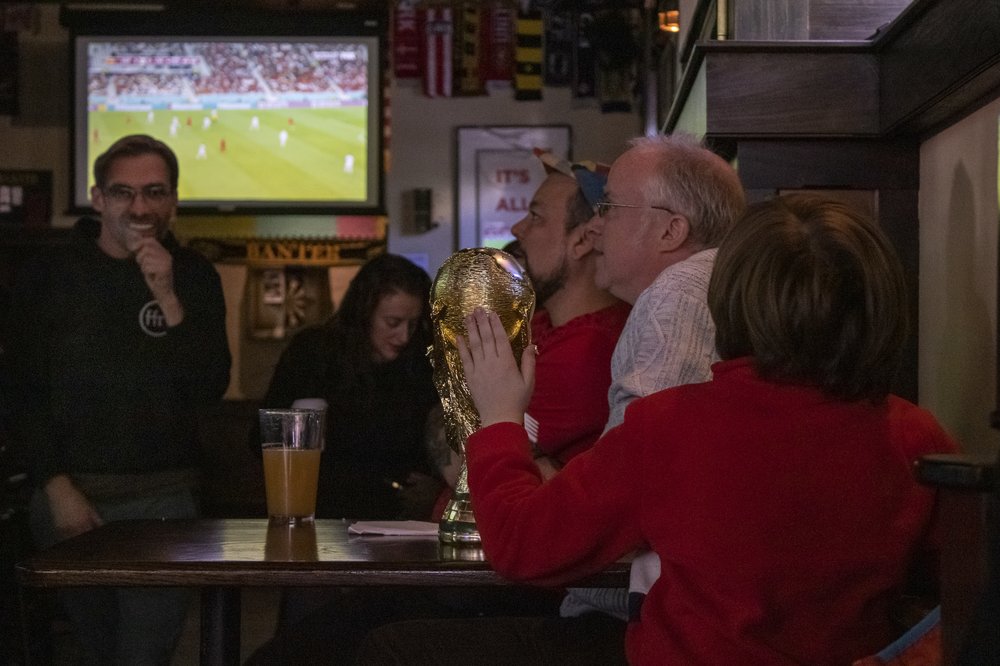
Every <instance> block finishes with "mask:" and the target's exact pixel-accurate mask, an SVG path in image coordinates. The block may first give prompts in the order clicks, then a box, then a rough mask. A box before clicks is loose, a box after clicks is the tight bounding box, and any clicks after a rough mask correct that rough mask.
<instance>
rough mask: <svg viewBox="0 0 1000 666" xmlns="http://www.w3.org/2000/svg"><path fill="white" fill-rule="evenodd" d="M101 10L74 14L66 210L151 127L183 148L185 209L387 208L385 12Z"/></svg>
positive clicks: (80, 203) (79, 204)
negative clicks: (114, 13)
mask: <svg viewBox="0 0 1000 666" xmlns="http://www.w3.org/2000/svg"><path fill="white" fill-rule="evenodd" d="M150 14H152V16H148V15H150ZM102 18H103V19H105V20H99V21H98V20H93V19H92V17H89V16H88V17H87V19H90V20H86V19H81V18H79V17H78V18H77V20H75V21H74V20H70V21H69V22H68V25H69V26H70V28H71V32H72V34H73V94H72V101H73V119H74V125H73V138H72V153H73V154H72V166H73V169H72V170H73V188H72V192H73V193H72V199H73V200H72V202H71V207H72V208H74V209H79V210H85V209H86V208H87V207H88V206H89V201H90V188H91V186H92V185H93V184H94V178H93V164H94V160H95V159H96V158H97V156H98V155H99V154H101V153H102V152H103V151H104V150H106V149H107V148H108V146H110V145H111V143H112V142H114V141H115V140H116V139H118V138H119V137H121V136H124V135H126V134H133V133H144V134H150V135H153V136H155V137H156V138H158V139H161V140H162V141H164V142H165V143H167V144H168V145H170V146H171V147H172V148H173V149H174V152H175V153H176V154H177V158H178V161H179V162H180V181H179V184H178V196H179V204H178V205H179V208H180V209H182V210H185V209H187V210H191V211H217V212H237V213H240V212H242V213H254V212H261V213H280V212H288V213H303V212H330V213H341V214H365V213H369V214H382V213H384V207H383V197H382V186H383V179H382V166H383V160H382V90H381V85H382V81H381V66H382V64H381V62H380V55H381V49H382V41H383V37H382V26H381V24H380V22H379V21H377V20H375V19H369V20H357V21H347V20H341V21H337V20H332V19H331V18H330V17H325V18H324V19H323V20H321V21H311V20H310V19H309V17H308V16H306V17H299V18H298V19H297V20H291V19H289V18H288V17H287V16H281V17H276V18H275V17H271V18H272V19H273V20H269V18H268V17H264V16H255V17H253V18H252V19H248V18H247V17H246V16H243V17H233V16H230V17H225V18H219V17H216V18H212V17H202V18H203V19H204V20H201V21H198V20H191V17H187V18H186V19H184V20H180V19H178V18H177V17H173V18H171V17H170V16H158V15H156V13H152V12H143V13H142V15H141V16H140V17H138V20H137V17H135V16H133V17H132V20H122V21H116V20H107V16H104V17H102ZM157 19H159V20H157ZM223 26H224V27H223ZM109 28H111V29H109ZM144 28H145V29H144Z"/></svg>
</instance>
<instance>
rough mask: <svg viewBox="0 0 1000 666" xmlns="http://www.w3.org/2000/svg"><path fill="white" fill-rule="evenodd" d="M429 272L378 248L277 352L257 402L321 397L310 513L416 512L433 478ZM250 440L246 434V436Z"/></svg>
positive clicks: (382, 515)
mask: <svg viewBox="0 0 1000 666" xmlns="http://www.w3.org/2000/svg"><path fill="white" fill-rule="evenodd" d="M429 292H430V278H429V277H428V275H427V274H426V273H425V272H424V271H423V270H422V269H421V268H419V267H418V266H416V265H415V264H413V263H412V262H410V261H408V260H407V259H405V258H403V257H400V256H397V255H392V254H384V255H380V256H377V257H375V258H373V259H371V260H370V261H368V263H366V264H365V265H364V266H363V267H362V268H361V270H360V271H358V273H357V275H356V276H355V277H354V279H353V280H352V281H351V284H350V285H349V286H348V288H347V291H346V293H345V294H344V297H343V299H342V300H341V303H340V307H339V308H338V309H337V311H336V313H335V314H334V315H333V316H332V317H331V318H330V319H329V321H327V322H326V323H325V324H323V325H321V326H315V327H312V328H307V329H304V330H302V331H300V332H299V333H298V334H297V335H296V336H295V337H294V338H293V339H292V341H291V343H290V344H289V345H288V348H287V349H286V350H285V351H284V353H283V354H282V355H281V358H280V359H279V361H278V365H277V367H276V368H275V370H274V375H273V377H272V379H271V385H270V387H269V388H268V390H267V394H266V395H265V397H264V399H263V401H262V404H261V406H262V407H289V406H291V405H292V404H293V403H294V402H296V401H297V400H303V399H317V398H319V399H323V400H325V401H326V403H327V415H326V423H327V438H326V449H325V450H324V452H323V455H322V458H321V463H320V478H319V490H318V494H317V500H316V517H317V518H359V519H385V520H389V519H397V518H404V517H405V518H413V519H424V520H426V519H427V518H428V516H429V512H430V506H431V504H432V503H433V497H429V498H428V504H427V505H426V506H417V505H415V504H421V502H419V501H414V502H408V501H407V500H408V499H414V500H416V498H417V496H420V497H422V496H423V493H415V492H414V493H411V492H408V489H410V488H413V487H423V486H433V488H428V489H427V493H426V494H427V495H431V494H432V493H433V491H434V488H440V484H439V482H437V480H436V479H433V478H432V475H433V471H432V469H431V466H430V464H429V462H428V459H427V453H426V447H425V445H424V439H423V437H424V427H425V423H426V421H427V415H428V412H429V411H430V410H431V408H432V407H433V406H434V405H435V404H437V402H438V398H437V393H436V391H435V389H434V384H433V383H432V381H431V368H430V363H429V361H428V360H427V357H426V350H427V346H428V345H429V344H430V318H429V316H428V294H429ZM251 443H252V445H254V446H256V447H257V448H259V446H260V444H259V442H258V441H256V438H254V440H253V441H252V442H251Z"/></svg>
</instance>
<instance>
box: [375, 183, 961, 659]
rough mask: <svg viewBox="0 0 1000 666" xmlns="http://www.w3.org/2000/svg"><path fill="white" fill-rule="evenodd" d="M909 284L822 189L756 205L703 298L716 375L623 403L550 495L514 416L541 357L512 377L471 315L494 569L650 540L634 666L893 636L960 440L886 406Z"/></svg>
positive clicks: (632, 630) (809, 650) (471, 446)
mask: <svg viewBox="0 0 1000 666" xmlns="http://www.w3.org/2000/svg"><path fill="white" fill-rule="evenodd" d="M906 293H907V292H906V285H905V282H904V279H903V274H902V269H901V267H900V264H899V262H898V260H897V258H896V256H895V253H894V252H893V250H892V248H891V246H890V244H889V241H888V240H887V239H886V237H885V236H884V235H883V234H882V232H881V231H880V230H879V229H878V227H877V226H876V225H875V224H874V223H873V222H871V221H870V220H868V219H866V218H864V217H863V216H861V215H859V214H858V213H857V212H856V211H853V210H852V209H850V208H848V207H846V206H844V205H842V204H840V203H836V202H833V201H828V200H825V199H822V198H818V197H816V196H812V195H789V196H784V197H778V198H776V199H774V200H772V201H769V202H765V203H761V204H756V205H754V206H751V207H750V208H749V209H748V210H747V212H746V213H745V215H744V217H743V218H742V219H741V221H740V222H739V223H738V224H737V225H736V227H735V228H734V230H733V231H732V232H730V234H729V236H728V237H727V238H726V240H725V241H724V242H723V244H722V246H721V247H720V249H719V254H718V258H717V260H716V265H715V270H714V273H713V276H712V281H711V284H710V288H709V296H708V298H709V307H710V309H711V312H712V316H713V318H714V320H715V324H716V327H717V337H716V342H717V347H718V351H719V354H720V356H721V358H722V359H723V360H722V361H721V362H720V363H717V364H716V365H715V366H714V367H713V375H714V376H713V379H712V381H710V382H707V383H704V384H694V385H688V386H680V387H676V388H673V389H669V390H666V391H662V392H660V393H656V394H653V395H651V396H648V397H646V398H643V399H639V400H637V401H635V402H634V403H633V404H632V405H631V406H630V407H629V409H628V411H627V413H626V418H625V422H624V423H623V424H622V425H621V426H619V427H618V428H615V429H614V430H612V431H610V432H609V433H607V434H606V435H605V436H604V437H603V438H602V439H601V440H600V441H598V443H597V444H596V445H595V446H594V447H593V448H592V449H591V450H589V451H587V452H585V453H582V454H580V455H579V456H577V457H576V458H574V459H573V460H572V461H571V462H570V463H569V464H568V465H566V467H565V468H564V469H563V470H562V471H561V472H560V473H559V474H558V475H556V476H555V477H554V478H553V479H551V480H549V481H547V482H545V483H543V482H542V479H541V477H540V476H539V474H538V472H537V469H536V468H535V466H534V464H533V463H532V460H531V453H530V448H529V445H528V440H527V437H526V435H525V432H524V428H523V426H522V424H521V419H522V414H523V413H524V408H525V405H526V404H527V400H528V397H529V396H530V394H531V386H532V381H533V372H534V356H533V353H532V351H531V350H530V349H529V350H528V351H526V352H525V355H524V356H523V357H522V359H521V367H520V369H519V368H518V364H517V362H516V361H515V359H514V358H513V355H512V354H511V351H510V347H509V344H508V343H507V342H506V340H507V337H506V334H505V333H504V331H503V329H502V325H501V323H500V321H499V319H498V318H497V316H496V315H495V314H493V313H490V312H486V311H482V310H480V311H477V312H476V313H475V314H474V315H473V316H471V317H469V318H468V320H467V322H466V324H467V327H468V331H469V336H468V341H467V343H466V344H463V345H461V346H460V350H461V353H462V360H463V363H464V365H465V373H466V380H467V382H468V384H469V388H470V390H471V393H472V395H473V397H474V399H475V403H476V407H477V409H478V410H479V415H480V420H481V423H482V428H481V430H479V431H478V432H477V433H476V434H474V435H473V436H472V437H471V438H470V439H469V442H468V444H467V447H466V450H467V461H468V470H469V486H470V489H471V493H472V500H473V504H474V506H475V510H476V516H477V524H478V526H479V530H480V533H481V534H482V540H483V548H484V550H485V552H486V555H487V558H488V559H489V561H490V563H491V564H492V565H493V567H494V568H496V569H497V571H499V572H500V573H502V574H503V575H505V576H507V577H509V578H512V579H515V580H520V581H530V582H538V583H544V584H563V583H569V582H572V581H574V580H576V579H579V578H580V577H583V576H586V575H588V574H591V573H595V572H597V571H600V570H601V569H602V568H604V567H606V566H608V565H609V564H611V563H612V562H614V561H615V560H617V559H618V558H620V557H622V556H623V555H625V554H627V553H629V552H631V551H632V550H634V549H635V548H637V547H639V546H646V547H649V548H651V549H652V550H653V551H655V552H656V553H657V554H658V555H659V557H660V560H661V563H662V564H661V575H660V577H659V579H658V580H657V582H656V583H654V584H653V586H652V588H651V589H650V591H649V594H648V596H647V597H646V598H645V601H644V603H643V604H642V606H641V613H640V615H639V617H638V618H637V619H636V620H634V621H633V622H632V623H631V624H630V626H629V631H628V636H627V653H628V658H629V661H630V662H631V663H637V664H654V663H656V664H660V663H676V664H737V663H738V664H768V665H773V664H806V663H807V664H845V663H850V662H851V661H852V660H854V659H857V658H860V657H862V656H864V655H867V654H871V653H873V652H875V651H877V650H878V649H880V648H881V647H883V646H885V645H886V644H888V643H889V642H891V641H892V640H893V639H894V638H895V635H894V630H893V626H892V624H891V623H890V614H889V606H890V604H891V603H892V601H893V599H894V598H896V597H897V596H898V594H899V593H900V591H901V587H902V586H903V583H904V578H905V575H906V571H907V568H908V564H909V563H910V562H911V561H913V559H914V557H915V556H916V554H917V553H919V552H921V551H926V550H929V549H932V548H933V545H932V543H931V539H930V535H929V532H930V530H929V526H930V522H931V513H932V506H933V501H934V496H933V493H932V491H930V490H929V489H926V488H923V487H921V486H919V485H918V484H917V483H916V481H915V480H914V478H913V476H912V472H911V466H912V463H913V461H914V460H915V459H917V458H918V457H920V456H921V455H924V454H928V453H935V452H949V451H952V450H954V443H953V442H952V440H951V439H950V438H949V437H948V435H947V434H945V432H944V431H943V430H942V428H941V427H940V426H939V425H938V423H937V421H936V420H935V419H934V417H933V416H931V414H929V413H928V412H927V411H925V410H923V409H921V408H919V407H917V406H915V405H913V404H911V403H909V402H907V401H905V400H903V399H901V398H899V397H896V396H893V395H891V394H889V387H890V384H891V382H892V381H893V378H894V376H895V374H896V371H897V369H898V367H899V365H900V363H901V353H902V348H903V345H904V342H905V340H906V312H907V305H906ZM468 630H469V627H468V626H466V627H464V628H463V631H468ZM370 643H371V641H370ZM415 648H416V646H411V649H415ZM411 654H412V653H411Z"/></svg>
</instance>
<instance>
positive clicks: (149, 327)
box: [139, 301, 167, 338]
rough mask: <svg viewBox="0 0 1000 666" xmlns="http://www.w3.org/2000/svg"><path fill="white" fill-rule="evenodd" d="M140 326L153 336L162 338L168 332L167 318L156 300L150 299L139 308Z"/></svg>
mask: <svg viewBox="0 0 1000 666" xmlns="http://www.w3.org/2000/svg"><path fill="white" fill-rule="evenodd" d="M139 328H141V329H142V332H143V333H145V334H146V335H148V336H150V337H152V338H162V337H163V336H164V335H166V334H167V318H166V317H164V316H163V310H161V309H160V304H159V303H157V302H156V301H150V302H149V303H146V304H145V305H143V306H142V310H139Z"/></svg>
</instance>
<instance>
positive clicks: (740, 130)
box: [705, 49, 879, 137]
mask: <svg viewBox="0 0 1000 666" xmlns="http://www.w3.org/2000/svg"><path fill="white" fill-rule="evenodd" d="M705 57H706V66H707V69H706V72H707V81H708V86H707V89H708V99H707V113H708V124H707V127H708V133H709V134H713V135H739V136H745V137H753V136H767V135H781V136H796V135H800V136H803V135H804V136H872V135H875V134H877V132H878V129H879V128H878V67H877V64H876V61H875V58H874V57H873V56H872V55H871V54H866V53H861V52H858V53H822V52H821V53H816V52H813V51H797V52H796V51H787V52H769V53H751V52H734V51H722V50H716V49H712V50H708V51H707V52H706V54H705Z"/></svg>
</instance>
